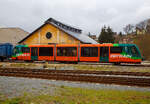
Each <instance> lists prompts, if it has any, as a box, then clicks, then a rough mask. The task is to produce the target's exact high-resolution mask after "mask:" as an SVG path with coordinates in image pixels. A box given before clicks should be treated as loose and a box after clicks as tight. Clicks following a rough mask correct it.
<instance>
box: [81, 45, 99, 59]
mask: <svg viewBox="0 0 150 104" xmlns="http://www.w3.org/2000/svg"><path fill="white" fill-rule="evenodd" d="M81 56H82V57H98V47H82V48H81Z"/></svg>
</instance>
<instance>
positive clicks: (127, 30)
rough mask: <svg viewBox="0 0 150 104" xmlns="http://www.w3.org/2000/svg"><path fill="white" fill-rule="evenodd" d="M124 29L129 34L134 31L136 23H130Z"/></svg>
mask: <svg viewBox="0 0 150 104" xmlns="http://www.w3.org/2000/svg"><path fill="white" fill-rule="evenodd" d="M123 30H124V32H125V33H126V34H127V35H128V34H131V33H133V31H134V25H131V24H128V25H126V26H125V27H124V28H123Z"/></svg>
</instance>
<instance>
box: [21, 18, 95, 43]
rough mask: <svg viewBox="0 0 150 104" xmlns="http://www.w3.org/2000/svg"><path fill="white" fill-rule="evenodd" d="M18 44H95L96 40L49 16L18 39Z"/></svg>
mask: <svg viewBox="0 0 150 104" xmlns="http://www.w3.org/2000/svg"><path fill="white" fill-rule="evenodd" d="M19 44H24V45H30V44H43V45H44V44H97V42H96V41H95V40H93V39H91V38H90V37H89V36H87V35H85V34H83V33H82V30H81V29H79V28H75V27H73V26H70V25H66V24H64V23H62V22H60V21H57V20H55V19H53V18H49V19H48V20H46V21H45V23H44V24H43V25H42V26H40V27H39V28H37V29H36V30H35V31H33V32H32V33H30V34H29V35H28V36H26V37H25V38H23V39H22V40H21V41H19Z"/></svg>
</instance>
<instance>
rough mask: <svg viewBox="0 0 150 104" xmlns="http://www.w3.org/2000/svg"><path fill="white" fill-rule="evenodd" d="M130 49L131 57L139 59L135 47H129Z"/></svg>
mask: <svg viewBox="0 0 150 104" xmlns="http://www.w3.org/2000/svg"><path fill="white" fill-rule="evenodd" d="M130 49H131V53H132V56H134V57H140V54H139V52H138V50H137V48H136V47H135V46H132V47H130Z"/></svg>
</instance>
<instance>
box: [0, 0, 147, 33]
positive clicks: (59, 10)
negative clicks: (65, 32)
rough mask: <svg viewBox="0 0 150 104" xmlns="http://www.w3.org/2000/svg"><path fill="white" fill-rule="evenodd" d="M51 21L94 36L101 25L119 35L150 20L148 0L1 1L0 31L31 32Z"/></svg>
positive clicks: (98, 31)
mask: <svg viewBox="0 0 150 104" xmlns="http://www.w3.org/2000/svg"><path fill="white" fill-rule="evenodd" d="M50 17H52V18H54V19H57V20H59V21H62V22H64V23H67V24H70V25H73V26H76V27H79V28H81V29H82V30H84V31H86V32H91V33H92V34H96V35H98V34H99V33H100V30H101V27H102V26H103V25H106V26H111V27H112V28H113V30H114V31H117V32H119V31H122V30H123V29H122V28H123V27H124V26H125V25H126V24H129V23H131V24H136V23H138V22H140V21H142V20H145V19H148V18H150V0H0V27H20V28H22V29H24V30H26V31H28V32H32V31H34V30H35V29H36V28H37V27H39V26H40V25H42V24H43V23H44V21H46V20H47V19H48V18H50Z"/></svg>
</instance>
